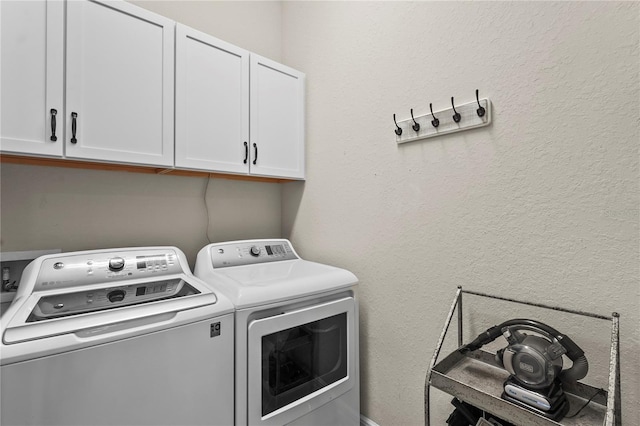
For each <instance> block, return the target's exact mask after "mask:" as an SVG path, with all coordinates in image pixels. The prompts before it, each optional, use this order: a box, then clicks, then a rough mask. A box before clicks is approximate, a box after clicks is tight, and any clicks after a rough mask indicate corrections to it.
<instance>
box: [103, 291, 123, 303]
mask: <svg viewBox="0 0 640 426" xmlns="http://www.w3.org/2000/svg"><path fill="white" fill-rule="evenodd" d="M126 294H127V293H125V291H124V290H113V291H110V292H109V293H107V299H109V302H111V303H114V302H121V301H123V300H124V296H126Z"/></svg>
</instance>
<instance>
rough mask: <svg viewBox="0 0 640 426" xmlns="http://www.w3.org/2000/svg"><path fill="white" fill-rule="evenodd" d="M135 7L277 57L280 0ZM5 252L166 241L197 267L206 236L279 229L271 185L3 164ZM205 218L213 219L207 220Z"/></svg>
mask: <svg viewBox="0 0 640 426" xmlns="http://www.w3.org/2000/svg"><path fill="white" fill-rule="evenodd" d="M132 3H136V4H138V5H139V6H142V7H144V8H147V9H150V10H152V11H154V12H156V13H159V14H161V15H163V16H166V17H168V18H171V19H174V20H176V21H178V22H181V23H183V24H186V25H189V26H192V27H194V28H196V29H198V30H200V31H203V32H206V33H209V34H211V35H213V36H215V37H218V38H221V39H223V40H225V41H228V42H231V43H234V44H237V45H238V46H240V47H243V48H245V49H248V50H251V51H253V52H256V53H259V54H261V55H264V56H267V57H270V58H273V59H275V60H279V59H280V55H281V17H282V15H281V5H280V3H279V2H197V1H136V2H132ZM0 179H1V180H0V182H1V197H2V198H1V205H0V218H1V223H0V225H1V228H0V235H1V237H0V250H1V251H15V250H28V249H45V248H61V249H63V250H64V251H72V250H84V249H93V248H104V247H122V246H140V245H156V244H167V245H176V246H178V247H180V248H181V249H182V250H183V251H184V252H185V253H186V254H187V257H188V258H189V261H190V262H191V266H192V267H193V264H194V263H195V256H196V254H197V252H198V250H199V249H200V248H202V247H203V246H204V245H205V244H207V241H208V240H207V226H209V228H208V230H209V238H211V240H213V241H224V240H230V239H243V238H261V237H263V238H269V237H280V236H281V188H280V185H279V184H275V183H256V182H240V181H232V180H226V179H213V180H211V181H210V183H209V188H208V191H207V197H206V200H207V205H208V208H209V220H208V221H207V213H206V208H205V199H204V196H205V195H204V194H205V186H206V179H205V178H191V177H178V176H153V175H142V174H135V173H122V172H106V171H95V170H76V169H61V168H51V167H36V166H21V165H12V164H3V165H2V167H1V169H0ZM207 223H209V224H208V225H207Z"/></svg>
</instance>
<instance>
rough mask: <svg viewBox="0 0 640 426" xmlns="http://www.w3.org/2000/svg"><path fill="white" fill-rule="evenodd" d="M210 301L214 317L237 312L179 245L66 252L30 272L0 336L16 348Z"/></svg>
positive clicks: (5, 317) (31, 267)
mask: <svg viewBox="0 0 640 426" xmlns="http://www.w3.org/2000/svg"><path fill="white" fill-rule="evenodd" d="M214 305H215V306H214ZM203 306H211V308H210V310H209V308H208V310H209V312H207V313H206V315H207V316H211V314H220V315H221V314H225V313H229V312H232V311H233V305H232V304H231V303H230V302H229V301H228V300H227V299H226V298H225V297H224V296H222V297H221V298H220V299H219V298H218V297H217V296H216V294H215V293H214V292H213V291H212V290H211V288H210V287H209V286H207V285H206V284H205V283H204V282H202V281H200V280H198V279H197V278H196V277H194V276H193V275H192V274H191V272H190V271H189V269H188V265H187V260H186V258H185V256H184V254H183V253H182V252H181V251H180V250H179V249H177V248H175V247H146V248H125V249H107V250H92V251H84V252H72V253H60V254H55V255H47V256H42V257H39V258H38V259H36V260H34V261H33V262H31V264H29V266H28V267H27V268H26V269H25V271H24V272H23V275H22V279H21V281H20V285H19V287H18V291H17V293H16V296H15V298H14V301H13V303H12V304H11V306H10V307H9V309H7V311H6V312H5V313H4V315H3V316H2V318H1V319H0V333H1V336H2V342H3V343H4V344H5V345H11V344H15V343H19V342H25V341H30V340H39V339H44V338H48V337H52V336H59V335H65V334H76V335H80V334H82V333H84V332H85V331H86V330H94V331H95V330H97V329H98V328H105V327H112V326H113V325H114V324H119V323H123V322H127V321H142V322H144V321H146V319H148V318H150V317H156V318H157V317H159V316H163V317H166V316H172V315H176V314H177V313H179V312H181V311H186V310H195V308H198V307H203ZM202 315H203V316H204V315H205V314H202ZM145 318H146V319H145Z"/></svg>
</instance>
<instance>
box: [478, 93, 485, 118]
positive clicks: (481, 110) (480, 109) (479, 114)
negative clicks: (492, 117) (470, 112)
mask: <svg viewBox="0 0 640 426" xmlns="http://www.w3.org/2000/svg"><path fill="white" fill-rule="evenodd" d="M476 101H477V102H478V109H477V110H476V112H477V113H478V117H484V114H485V113H486V112H487V110H486V109H484V107H483V106H482V105H480V99H478V89H476Z"/></svg>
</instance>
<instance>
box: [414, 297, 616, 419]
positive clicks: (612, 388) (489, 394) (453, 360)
mask: <svg viewBox="0 0 640 426" xmlns="http://www.w3.org/2000/svg"><path fill="white" fill-rule="evenodd" d="M463 294H470V295H475V296H480V297H485V298H490V299H496V300H502V301H506V302H512V303H519V304H523V305H528V306H534V307H538V308H544V309H551V310H554V311H560V312H566V313H570V314H575V315H581V316H586V317H591V318H597V319H601V320H606V321H611V352H610V360H609V381H608V389H607V390H606V392H600V393H599V394H598V389H597V388H594V387H592V386H589V385H587V384H583V383H580V382H577V383H576V384H573V385H571V384H566V385H565V386H564V389H565V392H566V394H567V398H568V399H569V401H570V402H574V404H575V405H576V406H580V405H582V404H584V401H587V400H589V399H590V398H591V397H593V395H596V396H595V397H593V399H592V400H591V402H590V403H589V404H587V405H586V406H585V408H584V409H583V410H582V411H581V412H580V414H579V415H578V416H576V417H574V418H565V419H563V420H561V422H562V423H558V422H556V421H553V420H550V419H548V418H546V417H543V416H541V415H539V414H536V413H535V412H533V411H530V410H527V409H525V408H522V407H520V406H518V405H516V404H513V403H512V402H509V401H506V400H504V399H502V398H501V394H502V384H503V382H504V381H505V380H506V379H507V377H508V376H509V373H508V372H507V371H506V370H504V369H503V368H501V367H499V366H498V364H497V363H496V361H495V359H494V354H492V353H490V352H487V351H484V350H482V349H479V350H476V351H474V352H470V353H467V354H461V353H460V352H458V351H454V352H452V353H451V354H450V355H448V356H447V357H445V358H444V359H443V360H441V361H440V362H438V363H437V364H436V362H437V361H438V356H439V355H440V350H441V349H442V346H443V343H444V340H445V337H446V335H447V332H448V330H449V325H450V324H451V320H452V319H453V315H454V313H455V311H456V308H457V313H458V347H460V346H462V345H463V341H462V338H463V337H462V312H463V311H462V295H463ZM619 349H620V342H619V315H618V314H617V313H615V312H614V313H612V314H611V316H610V317H607V316H602V315H597V314H592V313H588V312H581V311H576V310H570V309H564V308H560V307H556V306H548V305H544V304H537V303H531V302H524V301H521V300H515V299H508V298H505V297H500V296H494V295H489V294H484V293H478V292H475V291H469V290H463V289H462V287H458V290H457V292H456V295H455V297H454V300H453V303H452V305H451V309H450V310H449V314H448V316H447V320H446V322H445V324H444V327H443V329H442V333H441V334H440V339H439V340H438V344H437V346H436V350H435V352H434V354H433V358H432V359H431V364H430V365H429V370H428V371H427V377H426V380H425V389H424V397H425V400H424V405H425V425H426V426H430V424H431V419H430V392H429V390H430V387H432V386H433V387H434V388H436V389H439V390H441V391H443V392H445V393H448V394H450V395H452V396H454V397H455V398H457V399H459V400H461V401H464V402H467V403H469V404H471V405H474V406H476V407H478V408H480V409H481V410H483V411H485V412H488V413H491V414H493V415H494V416H497V417H499V418H501V419H504V420H506V421H508V422H511V423H514V424H516V425H527V426H548V425H566V426H578V425H584V426H588V425H604V426H619V425H620V424H621V421H622V419H621V402H620V352H619ZM572 405H573V404H572Z"/></svg>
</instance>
